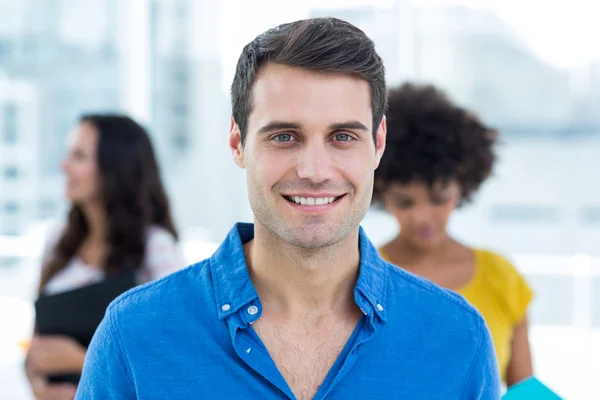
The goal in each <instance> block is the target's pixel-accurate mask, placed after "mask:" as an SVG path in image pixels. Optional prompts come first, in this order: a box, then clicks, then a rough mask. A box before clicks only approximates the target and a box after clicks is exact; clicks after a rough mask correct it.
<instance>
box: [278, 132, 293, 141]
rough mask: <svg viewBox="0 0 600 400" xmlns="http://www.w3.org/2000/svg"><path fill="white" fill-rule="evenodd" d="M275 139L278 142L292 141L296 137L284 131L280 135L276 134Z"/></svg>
mask: <svg viewBox="0 0 600 400" xmlns="http://www.w3.org/2000/svg"><path fill="white" fill-rule="evenodd" d="M274 139H275V141H277V142H290V141H292V140H293V139H294V137H293V136H292V135H290V134H289V133H282V134H280V135H277V136H275V137H274Z"/></svg>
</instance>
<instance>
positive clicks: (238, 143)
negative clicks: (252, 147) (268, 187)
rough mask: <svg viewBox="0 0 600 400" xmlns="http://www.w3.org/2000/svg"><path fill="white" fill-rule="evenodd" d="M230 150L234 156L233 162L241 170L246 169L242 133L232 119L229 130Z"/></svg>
mask: <svg viewBox="0 0 600 400" xmlns="http://www.w3.org/2000/svg"><path fill="white" fill-rule="evenodd" d="M229 148H230V149H231V152H232V154H233V161H235V163H236V164H237V166H238V167H240V168H245V167H246V165H245V163H244V146H243V145H242V132H241V131H240V127H239V126H238V124H237V123H236V122H235V120H234V119H233V117H231V126H230V128H229Z"/></svg>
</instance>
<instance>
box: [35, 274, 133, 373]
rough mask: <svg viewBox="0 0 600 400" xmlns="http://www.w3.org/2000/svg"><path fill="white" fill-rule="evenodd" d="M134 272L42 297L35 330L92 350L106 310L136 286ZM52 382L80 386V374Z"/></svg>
mask: <svg viewBox="0 0 600 400" xmlns="http://www.w3.org/2000/svg"><path fill="white" fill-rule="evenodd" d="M136 284H137V282H136V273H135V271H133V270H128V271H125V272H121V273H119V274H116V275H109V276H107V278H106V279H104V280H103V281H101V282H99V283H95V284H92V285H88V286H84V287H80V288H77V289H74V290H70V291H67V292H61V293H57V294H52V295H42V296H40V297H39V298H38V299H37V300H36V302H35V311H36V314H35V326H36V332H37V333H38V334H40V335H65V336H69V337H71V338H73V339H75V340H76V341H77V342H79V343H80V344H81V345H82V346H84V347H86V348H87V347H88V346H89V345H90V342H91V340H92V336H93V335H94V332H95V331H96V328H97V327H98V325H100V322H101V321H102V318H103V317H104V313H105V312H106V307H108V305H109V304H110V302H111V301H113V300H114V299H115V298H117V297H118V296H119V295H121V294H122V293H124V292H126V291H127V290H129V289H131V288H133V287H134V286H136ZM48 378H49V381H50V382H72V383H77V382H78V381H79V376H78V375H77V374H66V375H61V376H51V377H48Z"/></svg>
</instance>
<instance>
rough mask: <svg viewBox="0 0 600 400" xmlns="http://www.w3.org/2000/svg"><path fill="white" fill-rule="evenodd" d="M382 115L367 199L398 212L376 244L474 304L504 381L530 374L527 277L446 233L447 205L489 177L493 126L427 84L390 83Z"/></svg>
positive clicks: (466, 198) (461, 200)
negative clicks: (385, 239)
mask: <svg viewBox="0 0 600 400" xmlns="http://www.w3.org/2000/svg"><path fill="white" fill-rule="evenodd" d="M386 116H387V128H388V131H387V145H386V150H385V153H384V155H383V159H382V160H381V164H380V166H379V168H378V169H377V170H376V172H375V190H374V196H373V201H374V204H375V205H378V206H380V207H383V208H385V210H387V211H388V212H389V213H390V214H391V215H393V216H394V217H395V218H396V219H397V221H398V224H399V225H400V233H399V234H398V236H397V237H396V238H394V239H393V240H392V241H391V242H389V243H387V244H386V245H384V246H383V247H382V248H381V249H380V251H381V254H382V256H383V258H385V259H386V260H388V261H389V262H391V263H393V264H395V265H399V266H402V268H403V269H406V270H408V271H410V272H412V273H414V274H416V275H420V276H422V277H424V278H426V279H428V280H430V281H432V282H434V283H436V284H437V285H439V286H442V287H445V288H448V289H450V290H453V291H455V292H458V293H459V294H461V295H462V296H463V297H465V298H466V299H467V300H468V301H469V302H470V303H471V304H472V305H473V306H474V307H475V308H477V309H478V310H479V312H480V313H481V314H482V315H483V317H484V319H485V320H486V322H487V325H488V327H489V329H490V332H491V334H492V338H493V341H494V345H495V349H496V355H497V359H498V365H499V369H500V374H501V377H502V380H503V381H504V382H505V383H506V384H507V386H511V385H513V384H515V383H517V382H519V381H521V380H523V379H525V378H527V377H529V376H531V375H532V374H533V371H532V362H531V351H530V346H529V339H528V322H527V315H526V314H527V308H528V306H529V303H530V301H531V298H532V295H533V294H532V291H531V289H530V288H529V286H528V284H527V282H526V281H525V279H524V278H523V277H522V276H521V275H520V274H519V272H517V270H516V269H515V267H514V266H513V265H512V264H511V263H510V262H509V261H508V260H506V259H505V258H503V257H502V256H500V255H498V254H496V253H493V252H491V251H487V250H482V249H473V248H471V247H468V246H467V245H465V244H463V243H460V242H458V241H457V240H455V239H453V238H452V237H451V236H449V234H448V232H447V224H448V220H449V218H450V215H451V214H452V212H453V211H454V210H455V209H456V208H457V207H460V206H461V205H464V204H465V203H468V202H469V201H471V200H472V198H473V196H474V194H475V193H476V192H477V190H478V189H479V187H480V186H481V184H482V183H483V182H484V181H485V180H486V179H487V178H488V177H489V176H490V173H491V171H492V167H493V165H494V162H495V160H496V157H495V154H494V146H495V144H496V141H497V137H498V134H497V132H496V131H495V130H493V129H492V128H490V127H488V126H486V125H485V124H484V123H483V122H482V121H481V120H479V119H478V118H477V117H476V116H475V115H474V114H473V113H471V112H469V111H467V110H465V109H463V108H460V107H458V106H456V105H455V104H454V103H453V102H452V101H451V100H450V99H449V98H448V97H447V96H446V95H445V94H444V93H443V92H441V91H440V90H438V89H436V88H435V87H433V86H419V85H414V84H404V85H403V86H401V87H399V88H395V89H392V90H391V91H390V92H389V106H388V111H387V113H386Z"/></svg>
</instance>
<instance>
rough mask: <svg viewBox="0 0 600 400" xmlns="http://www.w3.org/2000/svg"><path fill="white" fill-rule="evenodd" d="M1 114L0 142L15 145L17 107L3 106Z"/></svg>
mask: <svg viewBox="0 0 600 400" xmlns="http://www.w3.org/2000/svg"><path fill="white" fill-rule="evenodd" d="M3 114H4V115H3V118H2V120H3V126H2V140H3V141H4V142H5V143H15V142H16V141H17V137H18V129H17V128H18V126H17V125H18V124H17V117H18V111H17V106H16V105H14V104H5V105H4V110H3Z"/></svg>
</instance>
